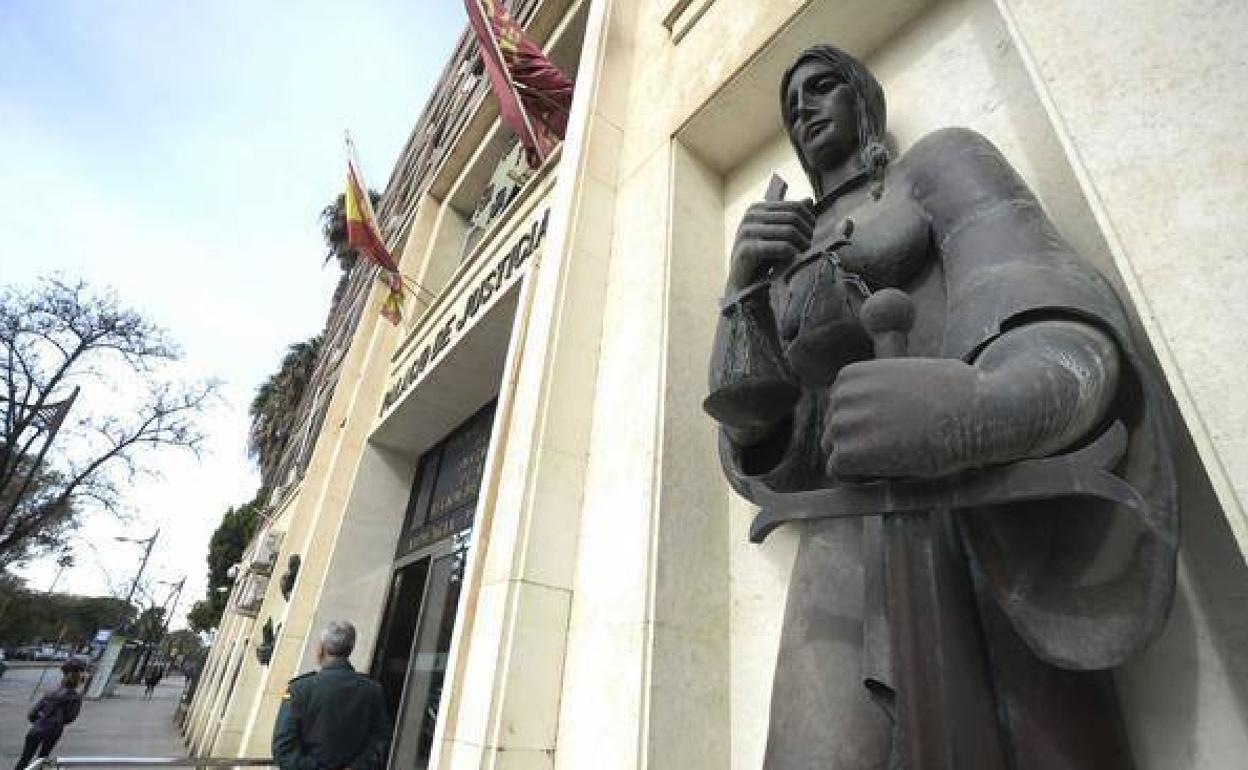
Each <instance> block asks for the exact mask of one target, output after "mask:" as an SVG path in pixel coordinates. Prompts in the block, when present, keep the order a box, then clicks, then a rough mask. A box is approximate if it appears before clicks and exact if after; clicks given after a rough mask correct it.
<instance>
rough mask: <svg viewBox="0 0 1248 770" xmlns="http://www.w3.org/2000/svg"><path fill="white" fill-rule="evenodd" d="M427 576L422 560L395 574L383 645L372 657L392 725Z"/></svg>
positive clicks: (384, 619) (382, 628) (395, 715)
mask: <svg viewBox="0 0 1248 770" xmlns="http://www.w3.org/2000/svg"><path fill="white" fill-rule="evenodd" d="M428 574H429V559H428V558H425V559H420V560H418V561H415V562H413V563H411V564H408V565H407V566H405V567H401V568H399V569H398V570H395V573H394V580H393V582H392V583H391V585H390V600H389V603H388V604H387V606H386V612H385V615H383V620H382V626H381V634H380V635H379V639H380V640H381V641H380V644H378V645H377V651H376V654H375V655H374V656H373V665H372V675H373V678H374V679H376V680H377V681H378V682H380V683H381V689H382V692H384V693H385V696H386V710H387V712H388V714H389V716H390V719H391V720H392V721H393V720H394V719H396V717H397V716H398V713H399V702H400V700H401V699H402V697H403V681H404V679H405V678H406V677H407V663H408V657H409V656H410V655H411V654H412V639H413V638H414V637H415V635H416V622H417V620H419V613H420V603H421V601H422V600H423V599H424V596H425V582H426V578H427V577H428Z"/></svg>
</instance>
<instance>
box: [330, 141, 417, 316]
mask: <svg viewBox="0 0 1248 770" xmlns="http://www.w3.org/2000/svg"><path fill="white" fill-rule="evenodd" d="M366 190H368V187H367V186H366V185H365V184H364V175H363V174H361V173H360V164H359V161H358V160H357V158H356V156H355V146H354V145H353V144H352V143H351V137H349V136H348V137H347V191H346V193H345V196H344V197H345V201H346V209H347V245H349V246H350V247H351V248H353V249H355V250H356V252H358V253H359V254H360V256H362V257H364V258H365V259H367V260H368V261H369V262H372V263H374V264H376V265H378V266H379V267H381V270H382V272H381V275H380V276H379V277H380V279H381V281H382V283H384V284H386V286H387V287H388V288H389V290H390V291H389V294H388V295H387V296H386V301H385V303H384V304H383V305H382V307H381V315H382V317H383V318H385V319H386V320H387V321H389V322H390V323H392V324H394V325H395V326H398V325H399V323H400V322H401V321H402V320H403V277H402V276H401V275H400V274H399V265H398V263H397V262H396V261H395V259H394V257H393V256H392V255H391V254H390V250H389V249H387V248H386V244H385V241H383V240H382V238H381V229H380V228H379V227H378V226H377V214H376V213H375V212H374V211H373V202H372V201H371V200H370V199H369V197H368V194H367V192H365V191H366Z"/></svg>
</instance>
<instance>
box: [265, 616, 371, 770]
mask: <svg viewBox="0 0 1248 770" xmlns="http://www.w3.org/2000/svg"><path fill="white" fill-rule="evenodd" d="M354 648H355V626H352V625H351V624H350V623H348V622H346V621H345V620H336V621H333V622H331V623H330V624H329V625H328V626H326V628H325V630H324V632H322V633H321V641H320V644H319V645H318V646H317V651H316V660H317V663H318V664H319V665H320V667H321V668H320V671H317V672H310V673H307V674H303V675H301V676H297V677H295V678H294V679H292V680H290V684H289V685H287V687H286V692H285V694H283V695H282V705H281V708H280V709H279V710H278V712H277V722H276V724H274V726H273V757H274V759H276V760H277V764H278V766H279V767H281V769H282V770H384V768H385V765H386V755H387V752H388V750H389V747H390V718H389V716H388V715H387V714H386V703H385V698H384V697H383V695H382V692H381V685H379V684H377V683H376V682H374V681H373V680H371V679H369V678H368V677H366V676H364V675H363V674H359V673H356V671H355V669H354V668H352V667H351V661H350V660H348V658H349V657H350V655H351V650H353V649H354Z"/></svg>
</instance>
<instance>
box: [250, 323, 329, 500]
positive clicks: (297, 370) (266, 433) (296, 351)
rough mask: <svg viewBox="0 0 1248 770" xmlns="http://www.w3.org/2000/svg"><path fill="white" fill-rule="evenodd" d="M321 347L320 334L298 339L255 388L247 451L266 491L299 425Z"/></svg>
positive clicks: (271, 485)
mask: <svg viewBox="0 0 1248 770" xmlns="http://www.w3.org/2000/svg"><path fill="white" fill-rule="evenodd" d="M320 350H321V335H319V334H318V335H316V336H314V337H311V338H309V339H307V340H305V341H303V342H296V343H295V344H293V345H291V346H290V347H289V348H287V350H286V355H285V356H284V357H283V358H282V363H281V366H279V367H278V369H277V371H276V372H274V373H273V374H272V375H271V376H270V377H269V379H268V380H266V381H265V382H264V383H263V384H262V385H261V386H260V388H259V390H257V391H256V397H255V398H254V399H252V402H251V408H250V410H249V414H250V416H251V430H250V432H249V434H248V437H247V452H248V454H249V455H250V456H251V457H253V458H255V460H256V462H257V464H258V465H259V466H260V485H261V487H262V490H263V491H265V492H267V491H268V490H271V489H272V488H273V484H274V482H276V481H277V479H275V478H274V475H275V474H276V473H277V467H278V463H279V462H281V459H282V454H283V452H284V451H285V449H286V445H287V444H288V443H289V442H290V439H291V436H292V434H293V433H294V431H295V430H296V429H297V427H298V425H297V424H296V422H295V421H296V419H297V418H298V416H299V415H298V409H299V402H300V401H301V400H302V399H303V395H304V392H305V391H306V390H307V388H308V385H309V384H310V383H311V381H312V374H313V372H314V370H315V369H316V361H317V358H318V357H319V355H320Z"/></svg>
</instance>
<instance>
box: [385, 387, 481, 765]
mask: <svg viewBox="0 0 1248 770" xmlns="http://www.w3.org/2000/svg"><path fill="white" fill-rule="evenodd" d="M493 422H494V404H493V403H491V404H488V405H487V406H485V407H484V408H482V409H481V410H480V411H479V412H477V413H476V414H475V415H473V416H472V417H470V418H469V419H468V420H467V421H465V422H464V423H463V424H462V425H460V426H459V427H458V428H456V429H455V430H454V431H452V432H451V433H450V434H449V435H448V436H446V437H445V438H444V439H442V441H440V442H438V444H436V445H435V446H434V447H432V448H431V449H430V450H429V451H427V452H425V454H424V455H422V456H421V458H420V462H419V464H418V465H417V470H416V475H415V478H414V480H413V483H412V491H411V495H410V497H409V499H408V504H407V512H406V517H405V521H404V525H403V531H402V533H401V535H400V537H399V548H398V553H397V554H396V558H395V570H394V576H393V578H392V579H391V582H390V593H389V597H388V598H387V600H386V609H385V614H384V615H383V622H382V628H381V633H380V634H379V635H378V643H377V648H376V650H375V651H374V655H373V665H372V674H373V677H374V678H375V679H377V680H378V681H379V682H381V685H382V689H383V690H384V692H385V695H386V705H387V707H388V708H389V711H390V718H391V720H392V721H393V723H394V726H395V731H394V740H393V742H392V744H391V749H390V763H389V767H390V768H392V770H424V768H426V767H427V766H428V763H429V757H430V755H431V753H432V750H433V732H434V728H435V726H436V725H437V719H438V704H439V702H440V700H441V696H442V682H443V678H444V676H445V673H446V657H447V653H448V652H449V650H450V648H451V633H452V631H453V630H454V628H455V617H456V609H457V607H458V605H459V591H460V586H461V585H462V583H463V574H464V563H465V561H466V559H467V555H468V547H469V545H470V543H471V539H472V517H473V513H474V511H475V509H476V503H477V497H478V494H479V492H480V488H481V476H482V473H483V472H484V470H485V456H486V452H487V450H488V447H489V441H490V429H491V427H492V426H493Z"/></svg>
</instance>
